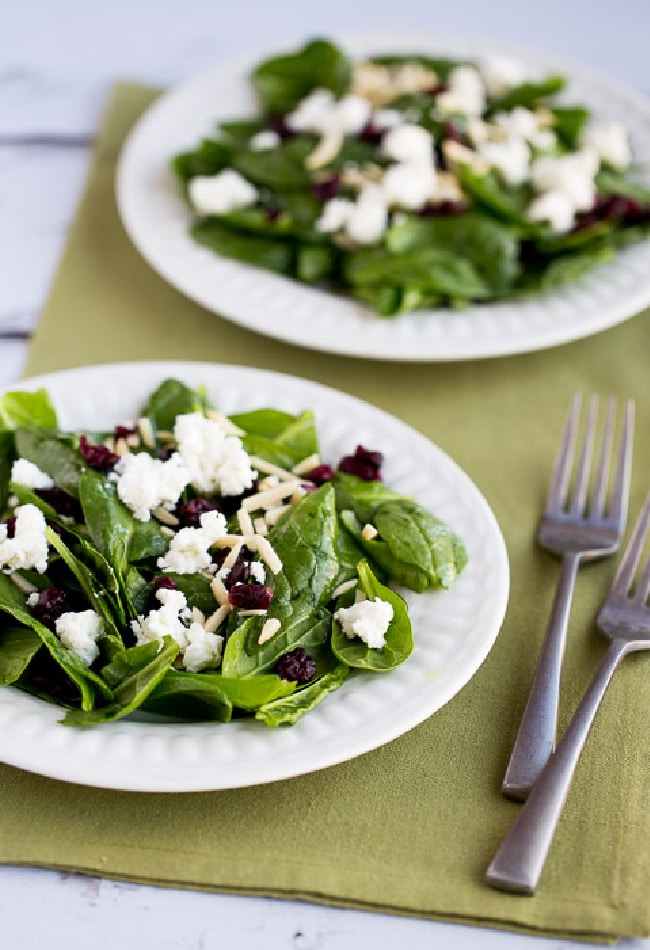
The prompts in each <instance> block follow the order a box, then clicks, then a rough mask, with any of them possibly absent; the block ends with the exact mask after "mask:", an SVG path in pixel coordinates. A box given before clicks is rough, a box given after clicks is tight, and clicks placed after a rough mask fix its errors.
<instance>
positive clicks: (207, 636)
mask: <svg viewBox="0 0 650 950" xmlns="http://www.w3.org/2000/svg"><path fill="white" fill-rule="evenodd" d="M222 649H223V637H222V636H220V635H219V634H218V633H213V632H211V631H209V630H206V629H205V627H204V626H202V625H201V624H200V623H192V624H190V626H189V627H188V629H187V646H186V647H185V649H184V651H183V659H182V663H183V666H184V668H185V669H186V670H189V672H190V673H198V672H199V670H202V669H205V667H206V666H218V664H219V660H220V659H221V651H222Z"/></svg>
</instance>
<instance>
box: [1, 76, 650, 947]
mask: <svg viewBox="0 0 650 950" xmlns="http://www.w3.org/2000/svg"><path fill="white" fill-rule="evenodd" d="M155 94H156V93H155V91H154V90H148V89H143V88H140V87H137V86H134V85H128V84H123V85H120V86H119V87H117V88H116V90H115V92H114V95H113V98H112V102H111V105H110V109H109V110H108V114H107V116H106V120H105V122H104V125H103V128H102V130H101V134H100V137H99V141H98V144H97V149H96V153H95V157H94V162H93V165H92V169H91V171H90V177H89V180H88V185H87V188H86V191H85V194H84V197H83V200H82V202H81V207H80V209H79V213H78V215H77V218H76V220H75V222H74V224H73V226H72V228H71V231H70V235H69V241H68V245H67V248H66V250H65V254H64V256H63V260H62V263H61V267H60V270H59V273H58V275H57V277H56V279H55V281H54V285H53V287H52V290H51V295H50V298H49V301H48V303H47V306H46V308H45V310H44V313H43V316H42V319H41V322H40V325H39V327H38V330H37V333H36V337H35V340H34V342H33V345H32V349H31V352H30V354H29V358H28V362H27V373H28V374H30V375H31V374H35V373H40V372H44V371H51V370H58V369H66V368H68V367H72V366H77V365H80V364H93V363H103V362H109V361H123V360H143V359H168V358H175V359H189V360H192V359H196V360H213V361H215V362H226V363H237V364H245V365H248V366H256V367H265V368H270V369H273V370H279V371H285V372H289V373H292V374H295V375H299V376H303V377H307V378H309V379H313V380H317V381H320V382H322V383H326V384H328V385H330V386H334V387H337V388H339V389H342V390H346V391H348V392H352V393H354V394H355V395H357V396H359V397H361V398H363V399H365V400H368V401H369V402H371V403H374V404H375V405H378V406H381V407H382V408H384V409H386V410H388V411H390V412H392V413H394V414H395V415H397V416H399V417H401V418H402V419H404V420H406V421H407V422H409V423H410V424H411V425H413V426H415V427H416V428H417V429H419V430H421V431H422V432H423V433H425V434H426V435H427V436H429V437H430V438H431V439H433V440H434V441H435V442H436V443H437V444H438V445H440V446H441V447H442V448H443V449H444V450H445V451H447V452H448V453H449V454H450V455H451V456H452V457H453V458H454V459H456V461H457V462H458V463H459V464H460V465H461V466H462V467H463V468H464V469H465V470H466V471H467V472H468V474H469V475H470V476H471V477H472V478H473V479H474V481H475V482H476V483H477V484H478V486H479V487H480V488H481V490H482V491H483V492H484V494H485V496H486V497H487V499H488V501H489V503H490V504H491V506H492V508H493V510H494V512H495V514H496V516H497V518H498V520H499V522H500V525H501V527H502V530H503V533H504V536H505V539H506V543H507V547H508V551H509V555H510V563H511V572H512V573H511V599H510V603H509V607H508V611H507V615H506V619H505V623H504V625H503V628H502V630H501V633H500V635H499V637H498V639H497V642H496V645H495V646H494V648H493V650H492V652H491V654H490V656H489V657H488V659H487V660H486V661H485V663H484V664H483V666H482V667H481V669H480V670H479V671H478V673H477V674H476V675H475V676H474V678H473V679H472V681H471V682H470V683H469V684H468V685H467V686H466V687H465V688H464V689H463V690H462V691H461V692H460V693H459V694H458V695H457V696H456V697H455V698H454V699H453V700H452V701H451V702H450V703H448V705H447V706H445V707H444V708H443V709H442V710H440V711H439V712H438V713H436V714H435V715H434V716H432V717H431V719H430V720H428V721H427V722H425V723H423V724H422V725H420V726H419V727H418V728H416V729H413V730H412V731H411V732H409V733H408V734H406V735H404V736H403V737H401V738H400V739H398V740H396V741H394V742H391V743H390V744H388V745H386V746H385V747H383V748H381V749H378V750H376V751H374V752H371V753H368V754H366V755H363V756H361V757H360V758H358V759H356V760H354V761H351V762H346V763H344V764H342V765H339V766H335V767H333V768H330V769H327V770H325V771H322V772H318V773H316V774H312V775H306V776H303V777H299V778H295V779H292V780H289V781H282V782H277V783H274V784H271V785H267V786H262V787H254V788H246V789H242V790H236V791H222V792H210V793H197V794H180V795H162V794H160V795H151V794H139V793H116V792H113V791H106V790H101V789H93V788H83V787H76V786H73V785H69V784H66V783H62V782H57V781H53V780H49V779H45V778H41V777H39V776H36V775H32V774H28V773H26V772H22V771H19V770H17V769H14V768H10V767H8V766H2V767H0V795H1V799H0V800H1V801H2V808H0V861H3V862H6V863H10V864H27V865H41V866H48V867H56V868H64V869H66V870H75V871H82V872H88V873H90V874H99V875H104V876H108V877H113V878H122V879H128V880H132V881H140V882H148V883H154V884H161V885H169V886H175V887H191V888H201V889H214V890H217V891H230V892H237V893H242V894H257V895H271V896H275V897H291V898H296V897H297V898H305V899H307V900H311V901H318V902H322V903H326V904H333V905H342V906H347V907H356V908H365V909H369V910H375V911H384V912H387V913H391V914H408V915H415V916H418V917H429V918H437V919H444V920H450V921H464V922H474V923H477V924H482V925H486V926H495V927H503V928H510V929H516V930H523V931H527V932H533V933H537V934H545V935H558V936H564V937H573V938H579V939H587V940H595V941H611V940H615V939H617V938H618V937H620V936H625V935H628V936H643V935H648V934H649V933H650V901H648V891H649V885H650V822H649V821H648V810H647V787H648V783H649V781H650V761H649V759H650V757H649V752H650V740H649V736H650V662H649V661H648V657H646V656H643V655H640V656H636V657H631V658H630V659H629V660H626V661H625V662H624V664H623V665H622V668H621V669H620V672H618V673H617V675H616V677H615V679H614V682H613V684H612V686H611V689H610V692H609V693H608V695H607V697H606V699H605V702H604V704H603V707H602V709H601V712H600V714H599V716H598V719H597V722H596V726H595V728H594V730H593V732H592V735H591V737H590V740H589V742H588V744H587V748H586V750H585V752H584V755H583V759H582V762H581V764H580V767H579V770H578V774H577V776H576V779H575V783H574V786H573V789H572V791H571V794H570V796H569V800H568V803H567V806H566V809H565V812H564V814H563V816H562V819H561V822H560V826H559V830H558V834H557V837H556V840H555V843H554V845H553V848H552V851H551V854H550V857H549V860H548V863H547V866H546V870H545V872H544V876H543V878H542V882H541V885H540V887H539V890H538V893H537V895H536V896H535V897H532V898H530V897H517V896H511V895H505V894H501V893H498V892H496V891H494V890H491V889H490V888H488V887H487V886H486V885H485V884H484V883H483V875H484V872H485V869H486V867H487V865H488V864H489V862H490V860H491V858H492V856H493V854H494V852H495V850H496V848H497V846H498V844H499V842H500V840H501V838H502V836H503V835H504V834H505V832H506V831H507V829H508V828H509V827H510V825H511V824H512V822H513V820H514V818H515V816H516V815H517V812H518V808H519V806H518V805H516V804H514V803H513V802H509V801H507V800H506V799H504V798H503V797H502V795H501V793H500V784H501V779H502V777H503V774H504V770H505V767H506V763H507V760H508V756H509V753H510V749H511V746H512V742H513V739H514V736H515V733H516V729H517V725H518V722H519V717H520V715H521V712H522V709H523V706H524V704H525V700H526V696H527V691H528V688H529V686H530V682H531V678H532V674H533V669H534V665H535V661H536V658H537V655H538V651H539V647H540V643H541V639H542V635H543V631H544V627H545V623H546V618H547V614H548V610H549V605H550V601H551V597H552V593H553V589H554V585H555V581H556V578H557V575H558V562H557V561H556V560H554V559H553V558H552V557H551V556H549V555H547V554H545V553H543V552H542V551H540V550H539V548H538V547H537V546H536V544H535V540H534V535H535V528H536V523H537V519H538V515H539V511H540V508H541V505H542V502H543V499H544V496H545V493H546V487H547V480H548V474H549V469H550V465H551V463H552V459H553V457H554V454H555V450H556V445H557V442H558V438H559V435H560V432H561V429H562V426H563V423H564V418H565V413H566V410H567V407H568V404H569V401H570V397H571V395H572V394H573V392H574V391H576V390H582V391H584V392H587V393H588V392H598V393H602V394H610V393H611V394H615V395H617V396H619V397H621V398H623V397H625V396H632V397H635V398H636V400H637V439H636V446H635V459H634V476H633V488H632V498H631V514H632V517H633V516H635V515H636V512H637V511H638V509H639V507H640V505H641V503H642V499H643V497H644V496H645V492H646V491H647V489H648V488H649V487H650V478H649V475H648V473H649V471H650V440H649V439H648V438H647V431H648V418H649V413H650V393H649V391H648V385H647V382H648V343H649V342H650V314H649V313H644V314H642V315H639V316H637V317H635V318H634V319H631V320H629V321H628V322H626V323H624V324H622V325H621V326H618V327H615V328H613V329H611V330H609V331H607V332H604V333H600V334H598V335H596V336H593V337H591V338H590V339H586V340H582V341H579V342H575V343H572V344H569V345H565V346H562V347H559V348H556V349H552V350H548V351H544V352H538V353H531V354H525V355H521V356H515V357H508V358H504V359H494V360H485V361H477V362H459V363H454V364H441V365H435V364H422V365H419V364H418V365H413V364H408V365H400V364H399V363H395V364H390V363H384V362H374V361H370V360H368V361H365V360H357V359H348V358H345V357H338V356H330V355H324V354H318V353H315V352H310V351H305V350H302V349H299V348H296V347H292V346H290V345H287V344H284V343H280V342H276V341H274V340H268V339H264V338H262V337H261V336H258V335H256V334H253V333H251V332H248V331H246V330H244V329H242V328H240V327H237V326H234V325H232V324H230V323H228V322H226V321H224V320H222V319H220V318H219V317H217V316H215V315H214V314H212V313H208V312H206V311H205V310H203V309H201V308H200V307H198V306H196V305H195V304H193V303H191V302H189V301H188V300H186V299H185V298H184V297H182V296H181V295H180V294H179V293H177V292H176V291H175V290H174V289H173V288H171V287H169V286H167V285H166V284H165V282H164V281H163V280H161V279H160V278H159V277H158V276H157V275H156V274H155V273H154V272H153V271H152V270H151V269H150V268H149V267H148V265H147V264H146V263H145V262H144V261H143V260H142V259H141V258H140V256H139V255H138V253H137V251H136V250H135V249H134V248H133V247H132V246H131V244H130V242H129V240H128V238H127V236H126V234H125V233H124V231H123V229H122V226H121V224H120V221H119V218H118V215H117V211H116V207H115V201H114V196H113V181H114V172H115V162H116V159H117V157H118V154H119V151H120V148H121V145H122V143H123V140H124V137H125V135H126V134H127V132H128V130H129V129H130V127H131V126H132V124H133V122H134V121H135V120H136V119H137V118H138V116H139V115H140V114H141V112H142V111H143V109H144V108H145V107H146V106H147V105H148V104H149V103H150V102H151V100H152V99H153V97H154V95H155ZM614 570H615V560H614V559H610V560H607V561H602V562H600V563H597V564H594V565H590V566H587V567H585V568H584V569H583V570H582V571H581V572H580V574H579V577H578V584H577V596H576V599H575V603H574V607H573V612H572V617H571V627H570V636H569V644H568V650H567V657H566V673H565V677H564V681H563V692H562V711H561V719H562V724H561V725H562V728H564V727H565V725H566V723H567V721H568V719H569V718H570V716H571V714H572V712H573V710H574V708H575V706H576V703H577V702H578V700H579V698H580V696H581V695H582V694H583V692H584V690H585V688H586V686H587V684H588V682H589V680H590V678H591V676H592V674H593V672H594V670H595V668H596V666H597V664H598V662H599V660H600V658H601V656H602V655H603V652H604V650H605V646H606V644H605V639H604V638H603V637H602V636H601V635H600V634H599V633H598V632H597V630H596V629H595V626H594V617H595V614H596V612H597V609H598V606H599V603H600V601H601V600H602V598H603V597H604V595H605V594H606V592H607V590H608V587H609V584H610V582H611V579H612V577H613V573H614ZM223 728H227V726H225V727H223Z"/></svg>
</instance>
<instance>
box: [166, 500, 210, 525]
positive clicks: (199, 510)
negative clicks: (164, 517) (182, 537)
mask: <svg viewBox="0 0 650 950" xmlns="http://www.w3.org/2000/svg"><path fill="white" fill-rule="evenodd" d="M219 510H220V509H219V505H217V504H215V502H213V501H209V500H208V499H207V498H192V499H190V501H184V502H182V503H181V504H180V505H179V506H178V507H177V509H176V517H177V518H178V520H179V521H180V524H181V528H200V527H201V515H204V514H205V513H206V512H207V511H219Z"/></svg>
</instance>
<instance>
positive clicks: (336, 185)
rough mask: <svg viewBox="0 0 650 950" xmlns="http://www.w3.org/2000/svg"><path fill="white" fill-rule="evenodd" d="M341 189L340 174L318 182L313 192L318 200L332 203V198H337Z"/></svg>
mask: <svg viewBox="0 0 650 950" xmlns="http://www.w3.org/2000/svg"><path fill="white" fill-rule="evenodd" d="M340 189H341V175H340V173H339V172H337V173H335V174H334V175H330V176H329V178H324V179H323V181H318V182H316V183H315V184H314V185H313V186H312V191H313V192H314V196H315V197H316V198H318V200H319V201H323V202H325V201H331V199H332V198H336V196H337V195H338V193H339V191H340Z"/></svg>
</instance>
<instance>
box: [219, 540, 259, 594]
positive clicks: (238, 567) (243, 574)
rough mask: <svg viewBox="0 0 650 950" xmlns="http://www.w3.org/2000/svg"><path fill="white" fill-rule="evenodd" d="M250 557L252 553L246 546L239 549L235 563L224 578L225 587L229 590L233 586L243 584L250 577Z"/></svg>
mask: <svg viewBox="0 0 650 950" xmlns="http://www.w3.org/2000/svg"><path fill="white" fill-rule="evenodd" d="M251 557H252V553H251V552H250V551H249V550H248V548H247V547H246V545H243V546H242V547H241V548H240V549H239V554H238V555H237V559H236V560H235V563H234V564H233V566H232V567H231V568H230V570H229V571H228V576H227V577H226V581H225V584H226V587H227V588H228V589H230V588H231V587H233V586H234V585H235V584H245V583H246V581H247V580H248V579H249V577H250V576H251Z"/></svg>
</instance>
